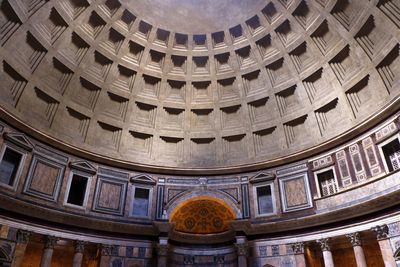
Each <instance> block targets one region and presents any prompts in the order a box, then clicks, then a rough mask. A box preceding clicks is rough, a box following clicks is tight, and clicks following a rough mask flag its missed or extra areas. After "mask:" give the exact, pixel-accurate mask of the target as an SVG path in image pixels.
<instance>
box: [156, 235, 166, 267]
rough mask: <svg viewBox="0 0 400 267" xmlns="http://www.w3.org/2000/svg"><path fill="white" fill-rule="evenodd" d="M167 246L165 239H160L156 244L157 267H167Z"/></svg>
mask: <svg viewBox="0 0 400 267" xmlns="http://www.w3.org/2000/svg"><path fill="white" fill-rule="evenodd" d="M168 252H169V245H168V239H167V238H160V241H159V243H158V244H157V267H167V264H168Z"/></svg>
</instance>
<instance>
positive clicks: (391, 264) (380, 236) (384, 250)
mask: <svg viewBox="0 0 400 267" xmlns="http://www.w3.org/2000/svg"><path fill="white" fill-rule="evenodd" d="M371 230H372V231H374V232H375V234H376V239H377V240H378V244H379V248H380V249H381V254H382V259H383V262H384V264H385V267H396V266H397V265H396V261H395V259H394V257H393V252H392V248H391V246H390V241H389V228H388V226H387V225H386V224H383V225H378V226H375V227H372V228H371Z"/></svg>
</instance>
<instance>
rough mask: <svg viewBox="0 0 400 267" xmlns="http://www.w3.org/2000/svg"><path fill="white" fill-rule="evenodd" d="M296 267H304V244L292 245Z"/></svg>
mask: <svg viewBox="0 0 400 267" xmlns="http://www.w3.org/2000/svg"><path fill="white" fill-rule="evenodd" d="M292 250H293V253H294V258H295V260H296V267H306V258H305V257H304V242H297V243H293V244H292Z"/></svg>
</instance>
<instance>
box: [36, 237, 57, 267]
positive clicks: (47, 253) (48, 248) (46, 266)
mask: <svg viewBox="0 0 400 267" xmlns="http://www.w3.org/2000/svg"><path fill="white" fill-rule="evenodd" d="M58 240H59V238H58V237H55V236H46V237H45V240H44V242H45V243H44V250H43V254H42V259H41V260H40V267H50V266H51V259H52V257H53V251H54V246H55V245H57V241H58Z"/></svg>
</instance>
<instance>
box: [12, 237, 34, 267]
mask: <svg viewBox="0 0 400 267" xmlns="http://www.w3.org/2000/svg"><path fill="white" fill-rule="evenodd" d="M31 234H32V233H31V232H29V231H25V230H18V231H17V244H16V245H15V252H14V258H13V261H12V263H11V267H19V266H21V263H22V261H23V259H24V256H25V250H26V246H27V245H28V242H29V238H30V237H31Z"/></svg>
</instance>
